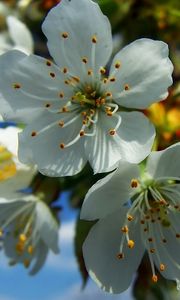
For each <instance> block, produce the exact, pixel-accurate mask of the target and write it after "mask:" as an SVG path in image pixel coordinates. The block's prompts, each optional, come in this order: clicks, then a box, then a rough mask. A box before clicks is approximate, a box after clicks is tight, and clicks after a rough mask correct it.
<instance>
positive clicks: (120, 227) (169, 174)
mask: <svg viewBox="0 0 180 300" xmlns="http://www.w3.org/2000/svg"><path fill="white" fill-rule="evenodd" d="M179 157H180V143H177V144H174V145H173V146H171V147H169V148H167V149H166V150H163V151H159V152H152V153H151V154H150V156H149V157H148V160H147V164H146V172H145V174H143V175H140V170H139V168H138V166H137V165H135V164H129V163H127V162H124V163H121V164H120V165H119V168H118V169H117V170H116V171H114V172H113V173H111V174H109V175H108V176H106V177H105V178H104V179H102V180H100V181H98V182H97V183H96V184H95V185H94V186H93V187H92V188H91V189H90V190H89V192H88V194H87V196H86V198H85V201H84V203H83V206H82V211H81V218H82V219H86V220H97V219H99V221H98V222H97V223H96V224H95V225H94V226H93V228H92V229H91V231H90V233H89V235H88V237H87V239H86V241H85V243H84V245H83V253H84V258H85V263H86V267H87V270H88V271H89V274H90V275H91V277H92V278H93V280H95V282H96V283H97V284H98V285H99V286H100V287H101V288H102V289H103V290H105V291H107V292H111V293H121V292H122V291H124V290H125V289H127V288H128V286H129V285H130V283H131V280H132V277H133V274H134V272H135V271H136V270H137V268H138V266H139V264H140V262H141V259H142V257H143V254H144V253H145V251H147V253H148V256H149V261H150V264H149V268H151V270H152V281H153V282H154V283H156V282H158V274H157V272H156V269H158V270H159V272H160V273H161V274H162V275H163V276H164V277H165V278H167V279H170V280H176V281H177V283H178V285H179V280H180V255H179V253H180V218H179V217H180V160H179Z"/></svg>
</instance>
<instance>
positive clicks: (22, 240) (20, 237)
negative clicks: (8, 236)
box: [19, 233, 27, 243]
mask: <svg viewBox="0 0 180 300" xmlns="http://www.w3.org/2000/svg"><path fill="white" fill-rule="evenodd" d="M26 240H27V236H26V235H25V234H23V233H21V234H20V235H19V241H20V242H23V243H24V242H25V241H26Z"/></svg>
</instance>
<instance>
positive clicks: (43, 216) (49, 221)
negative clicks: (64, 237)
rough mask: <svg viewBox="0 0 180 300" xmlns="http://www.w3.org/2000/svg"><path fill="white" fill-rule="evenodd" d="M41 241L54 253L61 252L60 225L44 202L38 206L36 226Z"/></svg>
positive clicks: (39, 202)
mask: <svg viewBox="0 0 180 300" xmlns="http://www.w3.org/2000/svg"><path fill="white" fill-rule="evenodd" d="M35 226H36V227H37V229H38V231H39V234H40V237H41V239H42V240H43V241H44V243H45V244H46V245H47V246H48V248H50V249H52V251H53V252H54V253H58V252H59V247H58V229H59V226H58V223H57V221H56V220H55V219H54V217H53V215H52V213H51V212H50V209H49V208H48V206H47V205H46V204H45V203H43V202H42V201H38V202H37V204H36V224H35Z"/></svg>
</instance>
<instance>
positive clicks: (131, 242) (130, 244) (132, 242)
mask: <svg viewBox="0 0 180 300" xmlns="http://www.w3.org/2000/svg"><path fill="white" fill-rule="evenodd" d="M134 245H135V243H134V241H133V240H129V241H128V247H129V248H130V249H133V248H134Z"/></svg>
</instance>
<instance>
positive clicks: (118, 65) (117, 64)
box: [114, 61, 121, 69]
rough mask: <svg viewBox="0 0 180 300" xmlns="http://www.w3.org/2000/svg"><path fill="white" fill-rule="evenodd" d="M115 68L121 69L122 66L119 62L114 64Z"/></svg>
mask: <svg viewBox="0 0 180 300" xmlns="http://www.w3.org/2000/svg"><path fill="white" fill-rule="evenodd" d="M114 66H115V68H116V69H119V68H120V66H121V63H120V61H117V62H116V63H115V64H114Z"/></svg>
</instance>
